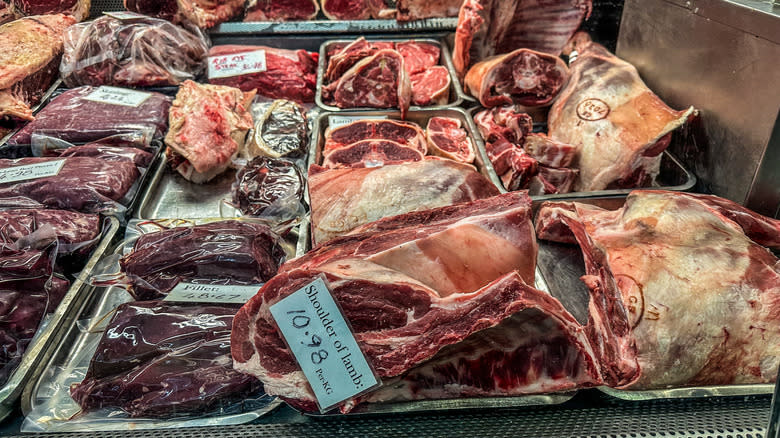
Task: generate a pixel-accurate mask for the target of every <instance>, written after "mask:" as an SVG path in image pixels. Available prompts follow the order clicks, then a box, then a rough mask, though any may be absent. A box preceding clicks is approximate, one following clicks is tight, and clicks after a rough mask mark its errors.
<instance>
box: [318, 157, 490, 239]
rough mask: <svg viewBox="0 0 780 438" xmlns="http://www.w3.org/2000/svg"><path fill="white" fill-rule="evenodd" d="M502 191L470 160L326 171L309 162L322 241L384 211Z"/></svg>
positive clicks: (387, 213)
mask: <svg viewBox="0 0 780 438" xmlns="http://www.w3.org/2000/svg"><path fill="white" fill-rule="evenodd" d="M312 167H314V166H312ZM432 182H435V183H432ZM497 194H498V189H497V188H496V187H495V186H494V185H493V184H492V183H491V182H490V181H488V179H487V178H485V177H484V176H482V175H480V174H479V173H477V172H475V171H474V169H473V168H472V167H471V166H469V165H466V164H462V163H457V162H455V161H451V160H435V159H425V160H423V161H417V162H413V163H405V164H399V165H391V166H383V167H375V168H363V169H334V170H328V171H325V172H322V171H320V172H318V171H317V169H316V168H310V169H309V199H310V201H311V210H312V212H311V224H312V242H313V243H314V244H315V245H316V244H322V243H323V242H326V241H328V240H330V239H332V238H334V237H337V236H340V235H343V234H344V233H346V232H348V231H350V230H352V229H354V228H355V227H358V226H360V225H363V224H366V223H368V222H372V221H375V220H378V219H381V218H383V217H387V216H394V215H397V214H403V213H408V212H410V211H415V210H423V209H429V208H435V207H442V206H445V205H451V204H455V203H458V202H465V201H473V200H476V199H482V198H487V197H490V196H495V195H497Z"/></svg>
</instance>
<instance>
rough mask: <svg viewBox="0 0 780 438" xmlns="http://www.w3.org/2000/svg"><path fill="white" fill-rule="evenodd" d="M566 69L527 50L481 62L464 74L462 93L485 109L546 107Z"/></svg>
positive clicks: (554, 59) (553, 59)
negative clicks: (498, 107)
mask: <svg viewBox="0 0 780 438" xmlns="http://www.w3.org/2000/svg"><path fill="white" fill-rule="evenodd" d="M568 74H569V69H568V68H566V64H564V62H563V60H561V58H559V57H557V56H553V55H548V54H546V53H541V52H536V51H533V50H529V49H517V50H515V51H514V52H511V53H507V54H505V55H497V56H493V57H490V58H487V59H484V60H482V61H480V62H478V63H476V64H474V66H473V67H471V68H470V69H469V71H468V73H466V79H465V81H464V85H465V89H466V91H467V92H468V93H470V94H471V95H472V96H474V97H476V98H477V99H478V100H479V102H480V103H481V104H482V105H483V106H485V107H488V108H489V107H494V106H501V105H511V104H519V105H522V106H524V107H538V106H547V105H549V104H550V103H552V101H553V99H555V97H556V96H558V92H560V90H561V88H562V87H563V85H564V83H565V82H566V79H567V78H568Z"/></svg>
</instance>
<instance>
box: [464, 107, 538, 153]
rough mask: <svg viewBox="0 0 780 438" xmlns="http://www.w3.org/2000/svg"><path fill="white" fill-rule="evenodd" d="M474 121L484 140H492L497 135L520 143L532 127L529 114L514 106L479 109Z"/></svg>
mask: <svg viewBox="0 0 780 438" xmlns="http://www.w3.org/2000/svg"><path fill="white" fill-rule="evenodd" d="M474 122H475V123H476V125H477V129H478V130H479V133H480V134H481V135H482V138H483V139H484V140H485V142H488V143H489V142H493V141H495V140H496V138H498V137H503V138H504V139H505V140H506V141H508V142H510V143H512V144H515V145H522V144H523V142H525V137H526V136H527V135H528V134H529V133H530V132H531V131H532V130H533V129H534V124H533V120H532V119H531V116H529V115H528V114H526V113H525V112H523V111H522V110H521V109H520V108H518V107H516V106H503V107H495V108H490V109H486V110H482V111H479V112H478V113H476V114H475V115H474Z"/></svg>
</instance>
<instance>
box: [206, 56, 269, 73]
mask: <svg viewBox="0 0 780 438" xmlns="http://www.w3.org/2000/svg"><path fill="white" fill-rule="evenodd" d="M265 70H266V64H265V50H256V51H254V52H245V53H236V54H234V55H222V56H209V79H214V78H226V77H230V76H238V75H244V74H249V73H259V72H262V71H265Z"/></svg>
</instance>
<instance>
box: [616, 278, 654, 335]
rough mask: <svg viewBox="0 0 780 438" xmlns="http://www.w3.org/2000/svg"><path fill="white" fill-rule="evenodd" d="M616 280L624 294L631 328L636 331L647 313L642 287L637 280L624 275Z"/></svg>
mask: <svg viewBox="0 0 780 438" xmlns="http://www.w3.org/2000/svg"><path fill="white" fill-rule="evenodd" d="M615 280H617V285H618V288H620V291H621V293H622V294H623V300H624V303H625V305H626V311H628V319H629V322H630V323H631V328H632V329H634V328H636V326H638V325H639V323H640V322H642V317H643V316H644V313H645V295H644V292H643V291H642V286H640V285H639V283H637V282H636V280H634V279H633V278H631V277H630V276H628V275H624V274H619V275H615ZM655 319H658V318H655Z"/></svg>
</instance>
